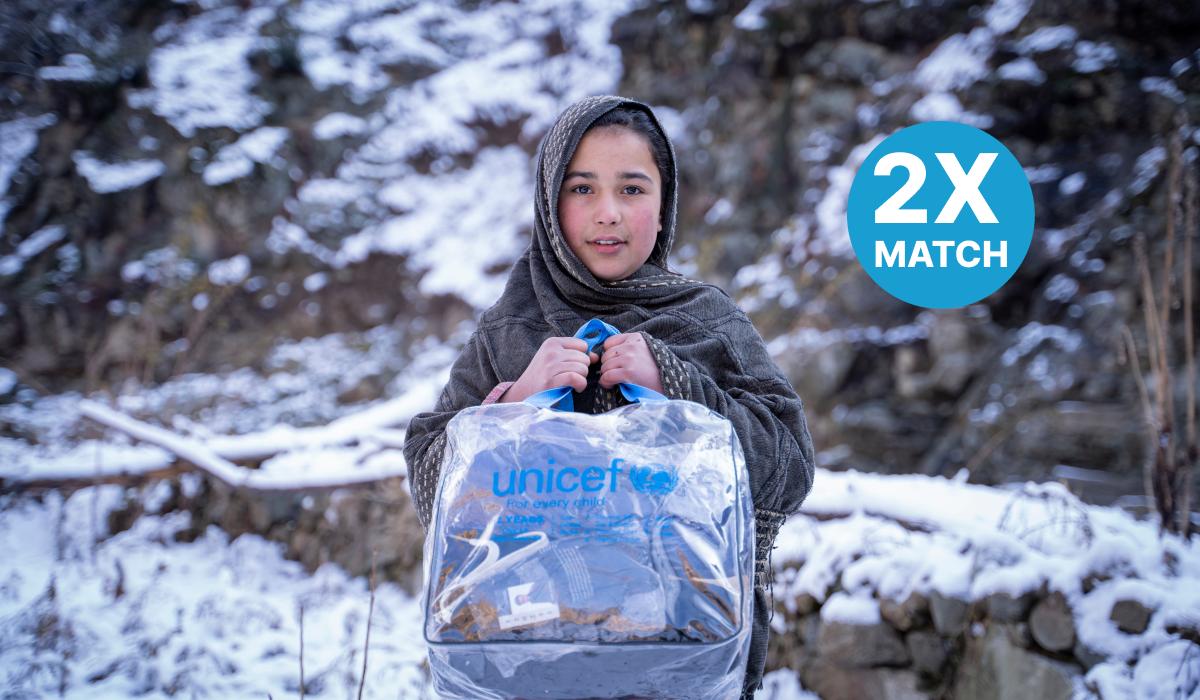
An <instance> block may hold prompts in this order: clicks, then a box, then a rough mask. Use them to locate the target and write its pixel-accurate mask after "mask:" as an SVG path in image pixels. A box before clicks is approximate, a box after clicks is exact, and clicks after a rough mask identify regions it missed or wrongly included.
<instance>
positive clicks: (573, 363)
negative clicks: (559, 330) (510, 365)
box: [500, 336, 600, 403]
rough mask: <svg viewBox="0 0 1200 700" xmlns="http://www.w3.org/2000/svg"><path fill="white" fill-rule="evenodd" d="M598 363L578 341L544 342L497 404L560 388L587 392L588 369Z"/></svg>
mask: <svg viewBox="0 0 1200 700" xmlns="http://www.w3.org/2000/svg"><path fill="white" fill-rule="evenodd" d="M599 359H600V356H599V355H597V354H596V353H594V352H592V353H589V352H588V351H587V343H585V342H583V341H582V340H580V339H579V338H574V337H571V336H566V337H562V338H547V339H546V340H545V342H543V343H542V346H541V347H540V348H538V351H537V352H536V353H535V354H534V356H533V359H532V360H530V361H529V366H528V367H526V368H525V372H524V373H522V374H521V377H520V378H519V379H517V381H516V382H515V383H514V384H513V385H512V386H510V387H509V388H508V391H506V392H504V395H503V396H501V397H500V403H513V402H516V401H524V400H525V399H527V398H529V397H530V396H533V395H534V394H536V393H538V392H539V391H544V390H546V389H554V388H556V387H560V386H569V387H571V388H572V389H574V390H575V391H583V390H584V389H586V388H587V375H588V367H589V366H590V365H591V364H592V363H593V362H595V361H597V360H599Z"/></svg>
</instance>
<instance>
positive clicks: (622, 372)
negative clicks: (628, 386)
mask: <svg viewBox="0 0 1200 700" xmlns="http://www.w3.org/2000/svg"><path fill="white" fill-rule="evenodd" d="M628 381H631V378H630V376H629V372H628V371H627V370H626V369H625V368H623V367H622V368H620V369H614V370H610V371H608V372H605V373H604V374H601V375H600V386H602V387H604V388H605V389H611V388H613V387H614V386H616V385H618V384H620V383H621V382H628Z"/></svg>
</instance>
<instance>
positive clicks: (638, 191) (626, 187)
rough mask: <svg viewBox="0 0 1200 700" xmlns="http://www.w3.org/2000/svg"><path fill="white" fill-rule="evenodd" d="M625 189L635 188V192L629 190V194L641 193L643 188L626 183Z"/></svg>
mask: <svg viewBox="0 0 1200 700" xmlns="http://www.w3.org/2000/svg"><path fill="white" fill-rule="evenodd" d="M625 189H627V190H633V192H629V193H628V194H641V192H642V188H641V187H638V186H637V185H625Z"/></svg>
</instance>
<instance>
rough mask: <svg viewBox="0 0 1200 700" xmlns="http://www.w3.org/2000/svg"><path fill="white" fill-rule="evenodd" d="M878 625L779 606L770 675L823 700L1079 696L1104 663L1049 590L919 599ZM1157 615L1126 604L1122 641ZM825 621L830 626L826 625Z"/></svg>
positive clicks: (795, 605) (895, 607) (891, 604)
mask: <svg viewBox="0 0 1200 700" xmlns="http://www.w3.org/2000/svg"><path fill="white" fill-rule="evenodd" d="M878 605H879V608H878V609H879V619H878V620H877V621H875V622H868V621H865V620H854V621H843V620H838V619H829V618H832V617H836V616H833V615H828V614H827V615H824V616H823V615H822V606H821V605H820V604H819V603H818V601H817V600H816V599H815V598H814V597H813V596H811V595H809V594H801V595H800V596H798V597H796V598H794V599H792V600H790V601H777V608H778V609H777V612H776V622H777V623H778V622H780V621H781V618H782V625H781V626H782V627H783V628H784V631H782V632H781V631H779V627H777V628H776V631H775V634H774V636H773V638H772V640H771V650H770V656H769V657H768V661H767V664H768V669H769V670H773V669H777V668H790V669H793V670H795V671H797V672H798V673H799V675H800V678H801V680H802V681H803V684H804V687H805V688H807V689H809V690H812V691H814V692H816V693H817V694H819V695H820V696H821V697H822V698H824V700H842V699H847V700H849V699H852V698H881V699H882V698H892V699H901V698H903V699H905V700H907V699H909V698H913V699H916V698H963V699H974V700H1004V699H1009V698H1011V699H1012V700H1018V699H1021V700H1024V699H1026V698H1041V699H1045V700H1050V699H1054V698H1064V699H1065V698H1071V697H1072V696H1073V691H1074V688H1075V687H1076V686H1078V685H1081V684H1083V682H1084V681H1083V675H1084V674H1085V673H1086V671H1087V670H1088V669H1090V668H1091V667H1092V666H1094V665H1095V664H1097V663H1100V662H1101V661H1103V660H1104V657H1103V656H1102V655H1100V654H1098V653H1097V652H1095V651H1093V650H1091V649H1088V648H1087V647H1086V646H1085V645H1084V644H1083V643H1082V642H1080V640H1079V635H1078V634H1077V633H1076V629H1075V620H1074V617H1073V615H1072V611H1071V606H1070V604H1069V603H1068V602H1067V599H1066V598H1065V597H1064V596H1063V595H1062V594H1061V593H1058V592H1049V591H1047V590H1045V589H1043V590H1040V591H1037V592H1032V593H1026V594H1024V595H1021V596H1017V597H1014V596H1011V595H1008V594H1004V593H998V594H994V595H991V596H989V597H987V598H984V599H981V600H974V601H969V602H968V601H965V600H961V599H958V598H953V597H949V596H944V595H941V594H939V593H937V592H933V593H931V594H929V595H924V594H921V593H915V592H914V593H912V594H910V595H909V596H907V597H906V598H905V599H904V600H901V601H896V600H886V599H885V600H881V601H878ZM1151 613H1152V611H1151V610H1149V609H1147V608H1146V607H1144V606H1143V605H1142V604H1141V603H1139V602H1137V601H1135V600H1118V601H1117V603H1116V604H1115V605H1113V608H1112V612H1111V619H1112V621H1113V622H1114V623H1115V624H1116V625H1117V628H1118V629H1120V630H1121V631H1122V632H1123V633H1127V634H1140V633H1141V632H1143V631H1145V630H1146V627H1147V624H1148V622H1149V619H1150V615H1151ZM823 618H824V619H823Z"/></svg>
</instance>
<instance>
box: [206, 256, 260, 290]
mask: <svg viewBox="0 0 1200 700" xmlns="http://www.w3.org/2000/svg"><path fill="white" fill-rule="evenodd" d="M249 275H250V258H248V257H246V256H245V255H243V254H241V253H239V254H237V255H235V256H233V257H232V258H228V259H226V260H217V261H215V262H213V263H212V264H211V265H209V266H208V281H209V282H212V283H213V284H215V285H217V286H227V285H234V284H241V283H242V282H244V281H245V280H246V277H248V276H249Z"/></svg>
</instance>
